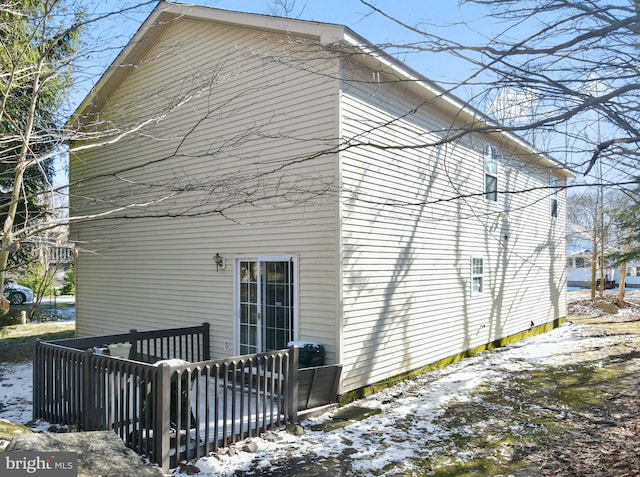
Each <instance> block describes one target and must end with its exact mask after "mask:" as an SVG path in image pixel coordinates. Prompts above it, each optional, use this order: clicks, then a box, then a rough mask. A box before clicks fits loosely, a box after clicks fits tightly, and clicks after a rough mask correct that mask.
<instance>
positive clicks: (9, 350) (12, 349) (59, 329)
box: [0, 321, 76, 363]
mask: <svg viewBox="0 0 640 477" xmlns="http://www.w3.org/2000/svg"><path fill="white" fill-rule="evenodd" d="M75 326H76V324H75V322H73V321H54V322H45V323H27V324H25V325H11V326H6V327H4V328H2V329H0V362H4V363H7V362H9V363H21V362H24V361H29V360H30V359H31V358H32V356H33V342H34V340H35V339H36V338H40V339H41V340H45V341H48V340H56V339H63V338H73V337H74V336H75Z"/></svg>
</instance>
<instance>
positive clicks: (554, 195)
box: [549, 177, 558, 218]
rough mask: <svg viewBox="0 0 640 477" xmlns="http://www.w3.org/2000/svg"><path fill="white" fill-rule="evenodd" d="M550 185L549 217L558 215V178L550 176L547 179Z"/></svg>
mask: <svg viewBox="0 0 640 477" xmlns="http://www.w3.org/2000/svg"><path fill="white" fill-rule="evenodd" d="M549 185H550V187H551V217H554V218H555V217H557V216H558V179H556V178H553V177H552V178H551V180H550V181H549Z"/></svg>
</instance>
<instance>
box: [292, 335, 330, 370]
mask: <svg viewBox="0 0 640 477" xmlns="http://www.w3.org/2000/svg"><path fill="white" fill-rule="evenodd" d="M287 346H297V347H298V348H300V355H299V356H300V361H299V362H298V367H300V368H309V367H311V366H323V365H324V355H325V352H324V346H322V345H321V344H320V343H315V342H313V341H290V342H289V343H288V344H287Z"/></svg>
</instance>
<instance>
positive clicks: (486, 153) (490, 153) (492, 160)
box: [482, 144, 498, 203]
mask: <svg viewBox="0 0 640 477" xmlns="http://www.w3.org/2000/svg"><path fill="white" fill-rule="evenodd" d="M487 165H491V166H492V167H491V170H489V171H488V170H487ZM482 171H483V173H484V174H483V176H482V178H483V180H484V181H483V184H482V187H483V190H484V200H485V202H490V203H495V202H497V201H498V157H497V154H496V148H495V147H493V146H492V145H491V144H485V145H484V147H483V149H482ZM487 177H493V178H494V179H495V184H496V190H495V199H489V198H488V197H487V195H488V194H489V192H488V190H487Z"/></svg>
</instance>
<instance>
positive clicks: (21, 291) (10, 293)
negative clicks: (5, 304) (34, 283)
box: [2, 283, 33, 305]
mask: <svg viewBox="0 0 640 477" xmlns="http://www.w3.org/2000/svg"><path fill="white" fill-rule="evenodd" d="M2 294H3V295H4V297H5V298H6V299H7V300H9V301H10V302H11V304H13V305H23V304H25V303H33V290H31V288H27V287H23V286H22V285H18V284H17V283H7V284H6V285H5V286H4V292H3V293H2Z"/></svg>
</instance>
